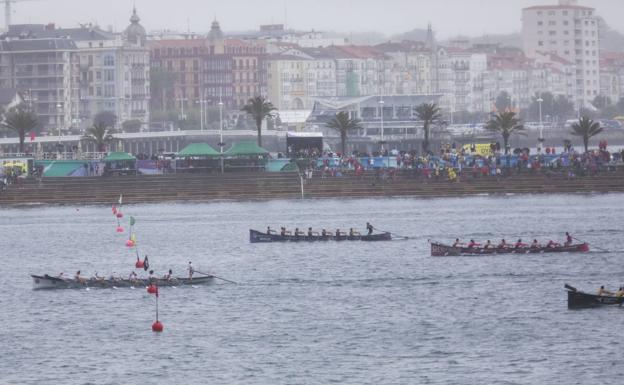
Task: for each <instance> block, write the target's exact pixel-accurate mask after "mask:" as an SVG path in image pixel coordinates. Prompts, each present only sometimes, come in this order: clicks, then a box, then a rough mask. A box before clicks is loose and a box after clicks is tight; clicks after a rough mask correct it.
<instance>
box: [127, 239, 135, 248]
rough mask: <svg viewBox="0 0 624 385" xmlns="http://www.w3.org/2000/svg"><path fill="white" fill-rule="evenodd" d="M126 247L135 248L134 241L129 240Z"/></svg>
mask: <svg viewBox="0 0 624 385" xmlns="http://www.w3.org/2000/svg"><path fill="white" fill-rule="evenodd" d="M126 246H128V247H134V241H133V240H132V239H128V240H127V241H126Z"/></svg>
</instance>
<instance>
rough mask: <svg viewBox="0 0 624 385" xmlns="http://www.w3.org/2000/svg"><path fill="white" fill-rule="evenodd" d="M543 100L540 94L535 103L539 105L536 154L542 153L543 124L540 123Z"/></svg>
mask: <svg viewBox="0 0 624 385" xmlns="http://www.w3.org/2000/svg"><path fill="white" fill-rule="evenodd" d="M543 102H544V99H542V97H541V96H540V98H539V99H537V104H538V105H539V138H537V154H538V155H541V154H542V143H543V142H544V135H543V133H544V125H543V124H542V103H543Z"/></svg>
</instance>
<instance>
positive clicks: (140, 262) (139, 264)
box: [134, 259, 145, 269]
mask: <svg viewBox="0 0 624 385" xmlns="http://www.w3.org/2000/svg"><path fill="white" fill-rule="evenodd" d="M134 267H136V268H137V269H142V268H143V267H145V263H143V261H141V260H139V259H137V261H136V263H135V264H134Z"/></svg>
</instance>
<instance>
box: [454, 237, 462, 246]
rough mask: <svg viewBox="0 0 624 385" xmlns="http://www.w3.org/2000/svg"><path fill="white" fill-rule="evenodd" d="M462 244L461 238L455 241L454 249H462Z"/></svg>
mask: <svg viewBox="0 0 624 385" xmlns="http://www.w3.org/2000/svg"><path fill="white" fill-rule="evenodd" d="M461 246H462V243H461V242H460V241H459V238H456V239H455V243H453V247H461Z"/></svg>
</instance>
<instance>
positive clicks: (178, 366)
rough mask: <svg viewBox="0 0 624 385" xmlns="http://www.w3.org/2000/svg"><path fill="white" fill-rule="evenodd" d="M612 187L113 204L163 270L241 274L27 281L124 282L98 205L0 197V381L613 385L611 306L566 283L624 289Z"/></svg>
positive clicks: (614, 315)
mask: <svg viewBox="0 0 624 385" xmlns="http://www.w3.org/2000/svg"><path fill="white" fill-rule="evenodd" d="M623 198H624V195H620V194H608V195H548V196H545V195H540V196H510V197H472V198H461V199H428V200H426V199H420V200H413V199H381V200H307V201H274V202H248V203H211V204H158V205H135V206H128V207H124V212H125V214H126V218H124V222H125V225H126V226H127V219H128V217H129V215H134V216H135V217H136V219H137V225H136V231H137V237H138V244H139V250H140V252H141V254H144V253H147V254H148V255H149V257H150V261H151V264H152V266H153V267H154V268H155V269H156V270H157V272H158V273H159V274H162V273H164V272H165V271H166V270H167V269H169V268H172V269H173V270H174V273H176V272H177V273H178V274H183V270H184V268H185V266H186V264H187V263H188V261H189V260H192V261H193V264H194V265H195V267H196V269H198V270H200V271H211V272H215V273H217V275H219V276H221V277H223V278H227V279H230V280H234V281H237V282H238V283H239V284H237V285H234V284H229V283H226V282H223V281H221V282H218V283H216V284H215V285H212V286H206V287H197V288H177V289H173V288H163V289H161V297H160V318H161V320H162V322H163V323H164V325H165V332H164V333H162V334H155V333H152V331H151V329H150V326H151V324H152V322H153V321H154V318H155V314H154V311H155V302H154V298H153V297H150V296H148V295H147V293H146V292H145V290H144V289H136V290H132V289H119V290H107V289H93V290H89V291H87V290H60V291H33V290H32V289H31V279H30V277H29V274H31V273H39V274H43V273H49V274H58V273H59V272H61V271H63V272H65V273H66V274H70V275H71V274H73V273H74V272H75V271H76V270H78V269H80V270H82V272H83V274H94V273H95V272H98V273H100V274H110V273H111V272H116V273H117V274H119V275H124V276H127V275H128V273H129V272H130V271H131V270H132V268H133V264H134V261H135V256H134V254H133V252H132V251H131V250H129V249H127V248H126V247H125V245H124V239H125V237H127V234H122V235H119V234H116V233H115V227H116V223H115V219H114V218H113V216H112V215H111V210H110V207H101V206H100V207H92V206H91V207H82V206H63V207H32V208H21V209H13V208H10V209H8V208H2V209H0V234H2V238H1V243H0V255H1V258H2V259H1V264H0V266H2V270H1V271H2V277H3V278H4V279H3V281H2V282H3V285H2V290H1V291H0V384H41V383H48V384H161V383H163V384H164V383H166V384H207V383H214V384H329V383H341V384H621V383H622V378H623V377H622V375H623V374H624V356H623V355H622V352H624V337H623V335H622V327H623V326H624V310H623V309H621V308H604V309H594V310H581V311H570V310H568V309H567V307H566V294H565V291H564V290H563V285H564V283H569V284H572V285H574V286H577V287H578V288H581V289H587V290H592V291H593V290H595V289H597V287H598V286H599V285H601V284H605V285H608V286H609V287H611V288H616V286H617V285H619V284H622V283H624V263H623V261H622V251H623V250H624V245H623V244H622V235H623V232H624V230H623V228H622V218H624V207H623V206H622V201H623ZM367 221H371V222H372V223H373V224H375V225H376V226H377V227H379V228H381V229H384V230H388V231H392V232H394V233H397V234H401V235H404V236H408V237H410V240H407V241H393V242H385V243H359V242H344V243H334V242H330V243H323V244H266V245H252V244H249V240H248V230H249V228H258V229H265V228H266V225H267V224H271V225H272V226H274V227H279V226H280V225H285V226H288V227H290V228H293V227H295V226H299V227H301V228H303V227H306V228H307V227H308V226H314V227H315V228H321V227H326V228H333V229H335V228H336V227H340V228H341V229H346V228H349V227H352V226H358V227H360V228H363V227H364V225H365V223H366V222H367ZM565 231H571V232H573V233H574V235H576V236H577V237H578V238H582V239H584V240H587V241H589V242H590V243H592V244H594V243H595V244H596V245H599V246H600V247H602V248H604V249H609V250H612V251H611V252H592V253H589V254H576V255H575V254H562V255H548V256H545V255H526V256H513V255H512V256H492V257H472V258H465V257H464V258H458V257H449V258H434V257H430V256H429V248H428V246H429V245H428V243H427V240H428V239H436V240H445V241H451V239H453V238H455V236H460V237H462V238H464V239H468V238H475V239H478V240H486V239H492V240H493V241H494V240H498V239H499V238H501V237H505V238H507V239H515V238H517V237H522V238H524V239H527V240H528V239H532V238H533V237H534V236H540V239H544V240H548V239H551V238H556V239H559V240H561V239H562V237H563V233H564V232H565Z"/></svg>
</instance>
